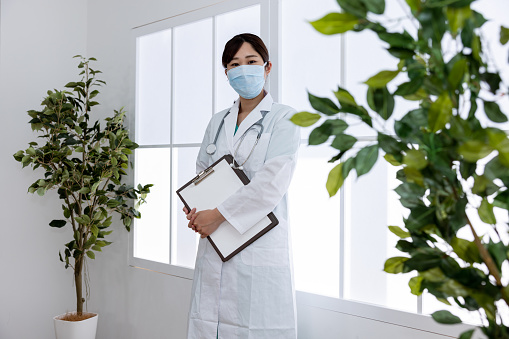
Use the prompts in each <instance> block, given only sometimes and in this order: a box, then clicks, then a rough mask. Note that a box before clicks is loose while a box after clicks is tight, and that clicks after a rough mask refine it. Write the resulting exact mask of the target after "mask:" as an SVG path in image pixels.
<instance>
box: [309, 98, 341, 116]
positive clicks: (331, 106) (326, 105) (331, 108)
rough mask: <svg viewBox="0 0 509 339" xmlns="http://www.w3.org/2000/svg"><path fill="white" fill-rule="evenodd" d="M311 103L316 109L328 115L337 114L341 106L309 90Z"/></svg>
mask: <svg viewBox="0 0 509 339" xmlns="http://www.w3.org/2000/svg"><path fill="white" fill-rule="evenodd" d="M308 98H309V103H310V104H311V106H312V107H313V108H314V109H316V110H317V111H318V112H322V113H323V114H326V115H335V114H337V113H339V108H338V106H336V104H335V103H334V102H333V101H332V100H331V99H329V98H320V97H317V96H314V95H313V94H311V93H309V92H308Z"/></svg>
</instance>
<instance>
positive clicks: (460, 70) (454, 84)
mask: <svg viewBox="0 0 509 339" xmlns="http://www.w3.org/2000/svg"><path fill="white" fill-rule="evenodd" d="M466 71H467V59H465V58H461V59H459V60H458V61H456V62H455V63H454V65H453V66H452V69H451V72H450V73H449V76H448V77H447V81H448V82H449V85H450V86H451V88H453V89H456V88H458V87H459V86H460V84H461V82H462V80H463V77H464V76H465V72H466Z"/></svg>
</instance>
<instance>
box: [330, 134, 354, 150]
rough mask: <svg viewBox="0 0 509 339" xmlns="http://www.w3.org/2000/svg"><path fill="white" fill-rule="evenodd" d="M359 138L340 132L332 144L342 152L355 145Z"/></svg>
mask: <svg viewBox="0 0 509 339" xmlns="http://www.w3.org/2000/svg"><path fill="white" fill-rule="evenodd" d="M356 142H357V139H356V138H354V137H352V136H351V135H348V134H340V135H338V136H336V138H335V139H334V140H333V141H332V143H331V146H332V147H334V148H335V149H338V150H340V151H342V152H345V151H348V150H349V149H351V148H352V147H353V145H355V143H356Z"/></svg>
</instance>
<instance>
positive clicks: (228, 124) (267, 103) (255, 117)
mask: <svg viewBox="0 0 509 339" xmlns="http://www.w3.org/2000/svg"><path fill="white" fill-rule="evenodd" d="M273 103H274V100H273V99H272V96H271V95H270V93H267V94H266V95H265V97H264V98H263V99H262V101H260V103H259V104H258V105H257V106H256V107H255V108H254V109H253V110H252V111H251V112H250V113H249V114H248V115H247V117H246V118H245V119H244V120H242V123H241V124H240V126H239V129H238V130H237V133H235V135H233V134H234V132H235V125H236V124H237V117H238V114H239V104H240V99H237V100H236V101H235V103H234V104H233V106H232V107H231V109H230V114H228V116H227V117H226V119H225V130H226V137H227V139H228V145H229V146H230V151H232V152H233V145H235V144H236V143H237V142H238V141H239V139H240V138H241V137H242V135H243V134H244V133H245V132H246V131H247V130H248V129H249V128H250V127H251V126H253V125H254V124H255V123H256V122H258V121H259V120H260V119H261V118H262V117H265V115H266V114H267V113H268V112H270V110H271V109H272V104H273Z"/></svg>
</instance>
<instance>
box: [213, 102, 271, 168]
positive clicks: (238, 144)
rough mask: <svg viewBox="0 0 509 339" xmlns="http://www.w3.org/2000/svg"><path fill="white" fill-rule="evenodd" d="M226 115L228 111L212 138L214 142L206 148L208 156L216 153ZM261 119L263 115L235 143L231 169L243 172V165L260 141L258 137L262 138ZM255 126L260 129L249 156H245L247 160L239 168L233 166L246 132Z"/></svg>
mask: <svg viewBox="0 0 509 339" xmlns="http://www.w3.org/2000/svg"><path fill="white" fill-rule="evenodd" d="M228 114H230V111H228V112H226V114H225V115H224V117H223V119H222V120H221V123H220V124H219V128H218V129H217V132H216V137H215V138H214V142H212V143H210V144H209V145H208V146H207V148H206V152H207V154H208V155H212V154H214V153H216V150H217V147H216V143H217V138H219V133H220V132H221V128H222V127H223V125H224V119H225V118H226V117H227V116H228ZM263 118H265V115H263V116H262V118H261V119H260V120H258V121H257V122H255V123H254V124H253V125H251V127H249V128H248V129H247V130H246V131H245V132H244V134H242V136H241V137H240V139H239V141H238V143H237V148H236V149H235V152H234V153H233V162H232V163H231V164H230V166H231V167H232V168H234V169H238V170H243V169H244V164H245V163H246V162H247V160H248V159H249V157H250V156H251V154H252V153H253V151H254V149H255V147H256V145H257V144H258V140H260V137H261V136H262V133H263V125H262V122H263ZM255 126H259V127H260V128H259V131H258V135H257V136H256V141H255V143H254V145H253V147H252V148H251V152H249V155H248V156H247V158H246V159H245V160H244V162H243V163H242V164H240V165H239V166H235V156H236V155H237V151H238V150H239V147H240V144H242V141H244V138H245V137H246V135H247V132H249V131H250V130H251V129H252V128H254V127H255Z"/></svg>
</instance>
